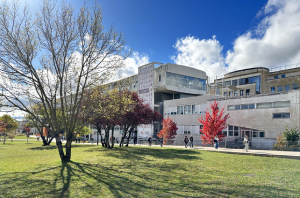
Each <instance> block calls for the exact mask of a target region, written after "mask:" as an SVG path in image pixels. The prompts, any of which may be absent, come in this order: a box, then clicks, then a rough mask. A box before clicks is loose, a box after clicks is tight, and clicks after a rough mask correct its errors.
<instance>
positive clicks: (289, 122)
mask: <svg viewBox="0 0 300 198" xmlns="http://www.w3.org/2000/svg"><path fill="white" fill-rule="evenodd" d="M215 98H216V100H217V102H218V103H219V107H220V108H221V109H222V108H224V109H225V110H224V113H225V114H227V113H229V115H230V118H229V119H228V122H227V124H228V125H233V126H238V127H239V128H241V127H243V128H249V129H257V130H260V131H264V132H265V138H253V139H252V141H253V142H254V143H257V144H262V142H266V141H269V146H271V145H272V144H273V142H274V141H276V137H277V136H278V135H279V133H280V132H283V131H284V130H285V127H286V126H287V127H288V128H289V129H291V128H293V127H295V126H297V127H298V128H299V119H300V113H299V108H300V106H299V104H300V101H299V98H300V91H298V90H295V91H289V92H281V93H272V94H265V95H262V94H260V95H253V96H248V97H246V96H244V97H233V98H220V97H215V96H212V95H206V96H198V97H193V98H185V99H177V100H171V101H165V102H164V107H165V108H166V107H175V106H184V105H193V104H205V103H206V104H207V107H208V110H209V112H210V104H211V103H213V102H214V99H215ZM278 101H290V107H279V108H265V109H245V110H243V109H241V110H227V109H228V105H241V104H256V103H265V102H278ZM288 112H290V114H291V118H286V119H273V113H288ZM204 116H205V114H188V115H169V117H170V118H171V119H173V121H174V122H175V123H176V124H177V125H178V126H179V125H200V123H199V121H198V118H201V117H203V118H204ZM167 117H168V115H165V114H164V118H167ZM240 135H241V134H240V133H239V136H240ZM184 136H185V135H184V134H183V135H177V136H176V138H175V139H176V140H181V139H183V137H184ZM230 138H231V139H232V138H235V137H233V136H228V137H227V139H230ZM194 139H195V140H199V139H200V135H196V134H195V135H194ZM265 146H266V145H265ZM262 148H263V146H262Z"/></svg>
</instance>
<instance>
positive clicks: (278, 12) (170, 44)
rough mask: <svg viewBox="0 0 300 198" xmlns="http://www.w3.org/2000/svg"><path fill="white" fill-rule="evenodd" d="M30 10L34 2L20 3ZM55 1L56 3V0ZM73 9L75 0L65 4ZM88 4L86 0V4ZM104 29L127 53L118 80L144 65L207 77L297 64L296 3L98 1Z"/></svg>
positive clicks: (299, 20)
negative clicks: (171, 66) (186, 69)
mask: <svg viewBox="0 0 300 198" xmlns="http://www.w3.org/2000/svg"><path fill="white" fill-rule="evenodd" d="M21 1H22V2H25V0H21ZM26 1H27V3H28V4H29V5H30V7H31V8H32V10H36V9H37V8H38V7H39V3H40V2H41V1H39V0H26ZM58 1H60V0H58ZM69 2H71V3H72V4H73V5H74V7H75V9H78V8H79V7H80V5H82V1H81V0H70V1H69ZM94 2H95V1H94V0H89V4H90V5H91V6H93V5H94ZM98 3H99V4H100V5H101V6H102V8H103V17H104V21H103V23H104V26H105V27H109V26H111V25H114V26H115V28H116V29H117V30H118V31H121V32H123V33H124V35H125V38H126V41H127V46H128V47H131V48H132V49H133V54H132V56H131V57H129V58H128V59H126V60H125V68H123V69H122V77H126V76H129V75H133V74H136V73H137V67H138V66H140V65H143V64H146V63H148V62H152V61H157V62H161V63H177V64H182V65H186V66H191V67H195V68H197V69H201V70H203V71H205V72H206V73H207V75H209V76H210V77H211V79H213V78H215V76H217V75H222V74H224V73H226V72H230V71H234V70H238V69H243V68H249V67H269V68H273V67H278V66H282V65H289V64H296V63H300V1H299V0H286V1H285V0H269V1H267V0H261V1H253V0H244V1H239V0H232V1H223V0H210V1H196V0H190V1H184V0H163V1H161V0H143V1H140V0H126V1H124V0H109V1H108V0H98Z"/></svg>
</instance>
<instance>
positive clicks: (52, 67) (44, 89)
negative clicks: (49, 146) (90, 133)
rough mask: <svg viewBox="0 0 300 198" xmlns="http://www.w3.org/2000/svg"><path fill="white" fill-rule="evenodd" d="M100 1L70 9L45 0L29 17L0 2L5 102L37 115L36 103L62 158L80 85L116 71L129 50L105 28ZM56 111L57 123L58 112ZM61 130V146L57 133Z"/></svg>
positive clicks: (68, 152) (95, 82)
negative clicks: (43, 115)
mask: <svg viewBox="0 0 300 198" xmlns="http://www.w3.org/2000/svg"><path fill="white" fill-rule="evenodd" d="M102 21H103V18H102V9H101V7H100V6H99V5H95V6H92V7H88V5H87V4H86V3H85V4H83V6H82V7H81V8H80V10H74V7H73V6H72V5H71V4H67V3H65V2H64V1H63V2H62V3H61V4H60V5H58V4H57V3H56V2H55V1H48V0H44V1H43V2H42V4H41V6H40V10H37V12H36V14H35V15H34V16H31V15H30V10H29V7H28V6H27V7H24V9H22V10H21V8H20V6H19V3H18V2H17V1H12V0H9V1H3V2H2V3H1V4H0V51H1V58H0V65H1V68H2V69H1V73H0V76H1V78H2V79H3V80H2V81H1V82H0V89H1V91H2V92H1V96H2V97H3V98H4V99H5V106H6V107H9V108H11V109H18V110H21V111H23V112H25V113H27V114H30V115H31V116H33V117H34V119H35V120H37V121H38V122H39V123H40V124H44V123H43V121H42V120H41V118H40V117H38V116H37V115H35V113H34V112H33V111H32V110H31V109H30V106H32V105H36V104H41V105H42V106H43V108H44V109H45V115H46V120H47V122H48V124H49V125H50V126H51V127H49V126H44V127H47V129H48V131H50V132H51V134H53V135H54V137H55V138H56V145H57V148H58V152H59V156H60V158H61V161H62V162H68V161H70V160H71V146H72V140H73V135H74V130H75V126H76V122H77V120H78V114H79V112H80V107H81V101H82V98H83V94H84V92H85V90H87V89H89V88H91V87H93V86H95V85H98V84H103V83H104V82H107V81H108V80H110V78H111V77H112V76H114V75H115V71H116V70H117V69H118V68H120V66H121V65H123V61H124V59H125V58H127V57H128V55H129V54H130V52H131V51H128V50H127V49H125V40H124V38H123V34H122V33H117V32H116V30H115V29H114V27H111V28H108V29H104V27H103V25H102ZM57 110H60V111H61V115H62V118H61V121H62V123H63V124H62V125H60V122H59V118H58V111H57ZM61 131H64V132H65V134H66V140H67V142H66V146H65V149H64V148H63V146H62V142H61V139H60V137H59V134H60V133H61Z"/></svg>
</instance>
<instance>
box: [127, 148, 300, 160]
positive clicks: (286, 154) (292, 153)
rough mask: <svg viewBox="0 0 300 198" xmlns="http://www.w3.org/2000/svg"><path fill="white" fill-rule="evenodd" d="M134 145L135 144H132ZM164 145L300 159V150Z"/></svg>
mask: <svg viewBox="0 0 300 198" xmlns="http://www.w3.org/2000/svg"><path fill="white" fill-rule="evenodd" d="M132 146H133V145H132ZM137 146H148V145H139V144H137ZM152 147H160V145H152ZM163 147H168V148H181V149H196V150H203V151H209V152H219V153H229V154H239V155H253V156H262V157H280V158H289V159H299V160H300V152H297V151H274V150H248V152H245V151H243V149H229V148H218V149H215V148H214V147H200V146H195V147H193V148H190V147H188V148H185V147H184V146H171V145H163Z"/></svg>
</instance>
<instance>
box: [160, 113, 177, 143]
mask: <svg viewBox="0 0 300 198" xmlns="http://www.w3.org/2000/svg"><path fill="white" fill-rule="evenodd" d="M161 124H162V125H163V127H162V129H161V130H160V131H159V132H158V134H157V136H158V137H160V138H163V141H164V142H163V144H166V142H167V141H168V142H171V143H173V142H174V140H173V141H172V140H171V139H174V138H175V136H176V135H177V133H176V131H177V130H178V128H177V127H176V123H175V122H173V119H170V118H169V116H168V118H167V119H163V122H162V123H161Z"/></svg>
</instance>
